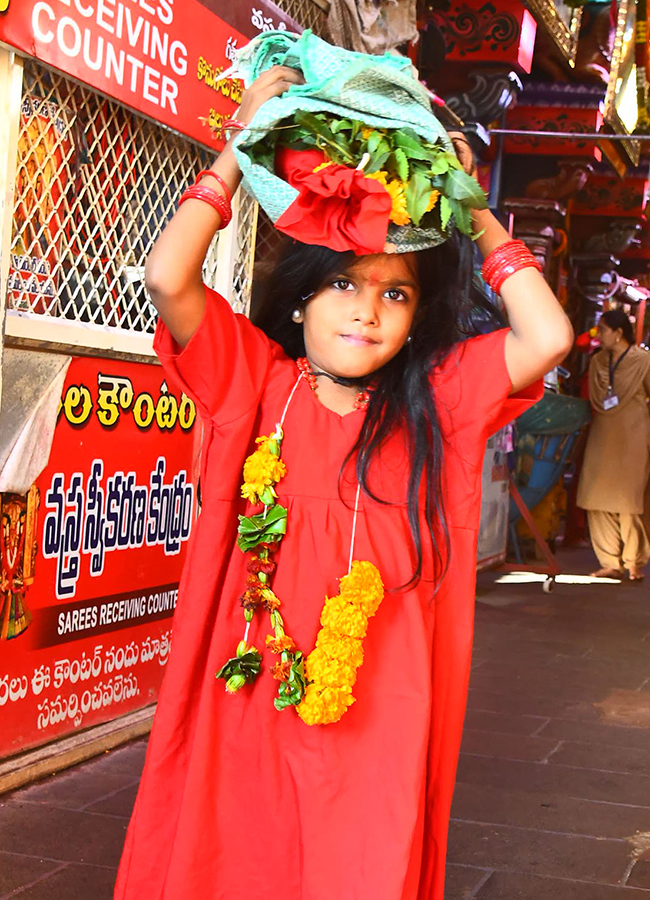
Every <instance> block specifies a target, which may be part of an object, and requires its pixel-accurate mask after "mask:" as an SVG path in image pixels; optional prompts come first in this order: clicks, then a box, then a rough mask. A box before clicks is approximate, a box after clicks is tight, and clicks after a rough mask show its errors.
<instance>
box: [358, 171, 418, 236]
mask: <svg viewBox="0 0 650 900" xmlns="http://www.w3.org/2000/svg"><path fill="white" fill-rule="evenodd" d="M366 178H374V180H375V181H378V182H379V183H380V184H383V186H384V187H385V188H386V190H387V191H388V193H389V194H390V199H391V202H392V207H391V211H390V214H389V216H388V218H389V219H390V221H391V222H394V223H395V225H408V224H409V222H410V221H411V217H410V216H409V214H408V212H407V209H406V185H405V184H404V182H403V181H400V180H399V179H397V178H394V179H393V180H392V181H389V180H388V176H387V175H386V172H382V171H379V172H371V173H370V174H369V175H366Z"/></svg>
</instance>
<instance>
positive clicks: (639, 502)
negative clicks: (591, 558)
mask: <svg viewBox="0 0 650 900" xmlns="http://www.w3.org/2000/svg"><path fill="white" fill-rule="evenodd" d="M609 359H610V357H609V353H608V352H607V351H605V350H601V351H599V352H598V353H597V354H596V355H595V356H594V357H593V358H592V360H591V364H590V366H589V399H590V401H591V405H592V409H593V412H594V417H593V422H592V425H591V430H590V432H589V438H588V440H587V447H586V450H585V458H584V463H583V467H582V472H581V475H580V483H579V485H578V499H577V503H578V506H580V507H582V508H583V509H586V510H588V511H589V527H590V531H591V536H592V544H593V547H594V551H595V553H596V555H597V557H598V559H599V562H600V563H601V565H602V566H603V567H606V568H620V566H621V563H623V564H624V565H625V566H627V567H628V568H630V567H632V566H643V565H645V564H646V562H647V561H648V558H650V543H649V542H648V539H647V537H646V536H645V531H643V524H642V520H641V517H642V514H643V507H644V495H645V490H646V485H647V484H648V477H649V475H650V414H649V412H648V397H649V396H650V353H648V352H646V351H645V350H641V349H639V347H636V346H631V347H630V349H629V351H628V352H627V354H626V355H625V357H624V358H623V359H622V360H621V362H620V364H619V365H618V367H617V368H616V371H615V374H614V393H615V394H616V396H617V397H618V401H619V402H618V405H617V406H614V407H613V408H612V409H605V408H604V406H603V401H604V400H605V398H606V396H607V391H608V386H609ZM592 512H597V513H600V514H610V515H592V514H591V513H592ZM640 529H641V532H640Z"/></svg>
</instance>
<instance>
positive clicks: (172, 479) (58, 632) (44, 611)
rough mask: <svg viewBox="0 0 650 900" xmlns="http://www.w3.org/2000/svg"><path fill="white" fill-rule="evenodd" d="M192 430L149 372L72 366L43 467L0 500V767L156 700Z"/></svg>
mask: <svg viewBox="0 0 650 900" xmlns="http://www.w3.org/2000/svg"><path fill="white" fill-rule="evenodd" d="M199 431H200V428H199V426H198V425H197V424H196V408H195V406H194V403H193V402H192V401H191V400H190V399H189V398H188V397H186V396H185V395H178V394H176V393H175V392H174V391H173V390H171V389H170V388H169V387H168V386H167V384H166V382H165V379H164V375H163V372H162V369H161V368H160V367H158V366H153V365H146V364H138V363H127V362H119V361H109V360H103V359H102V360H99V359H89V358H86V359H83V358H77V359H73V360H72V362H71V364H70V367H69V369H68V373H67V376H66V381H65V385H64V388H63V393H62V399H61V404H60V410H59V416H58V421H57V425H56V429H55V433H54V441H53V445H52V450H51V454H50V459H49V463H48V465H47V467H46V468H45V470H44V471H43V472H42V473H41V475H40V476H39V478H38V479H37V481H36V483H35V484H34V485H33V486H32V488H31V489H30V491H29V492H28V494H27V495H26V496H22V495H16V494H7V493H5V494H2V495H0V506H1V526H2V527H1V529H0V550H1V557H0V561H1V568H0V722H1V727H0V757H3V756H8V755H11V754H13V753H16V752H18V751H21V750H24V749H25V748H28V747H30V746H34V745H37V744H40V743H45V742H46V741H50V740H52V739H54V738H57V737H60V736H62V735H65V734H68V733H70V732H73V731H75V730H77V729H83V728H87V727H88V726H90V725H95V724H98V723H100V722H105V721H108V720H110V719H113V718H115V717H116V716H118V715H122V714H124V713H127V712H131V711H133V710H135V709H138V708H140V707H142V706H145V705H147V704H150V703H152V702H154V701H155V700H156V698H157V695H158V689H159V686H160V683H161V680H162V676H163V673H164V669H165V664H166V662H167V659H168V655H169V651H170V646H171V617H172V615H173V613H174V609H175V606H176V599H177V592H178V582H179V579H180V574H181V569H182V566H183V561H184V557H185V551H186V547H187V541H188V539H189V536H190V532H191V528H192V523H193V521H194V518H195V516H196V485H195V479H194V478H193V460H194V459H195V457H196V450H197V448H196V446H195V444H196V441H197V439H198V434H199Z"/></svg>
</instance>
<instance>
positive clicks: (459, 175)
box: [444, 169, 487, 209]
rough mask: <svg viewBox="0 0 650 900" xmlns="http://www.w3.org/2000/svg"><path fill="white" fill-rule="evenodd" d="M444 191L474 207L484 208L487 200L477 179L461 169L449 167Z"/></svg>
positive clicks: (452, 197) (450, 197)
mask: <svg viewBox="0 0 650 900" xmlns="http://www.w3.org/2000/svg"><path fill="white" fill-rule="evenodd" d="M444 193H445V194H446V195H447V196H448V197H449V199H450V200H451V199H453V200H464V201H466V202H467V203H468V204H469V205H470V206H471V207H473V208H474V209H485V208H486V206H487V200H486V199H485V194H484V193H483V190H482V189H481V187H480V185H479V183H478V181H477V180H476V179H475V178H473V177H472V176H471V175H468V174H467V172H465V171H464V170H463V169H461V170H458V169H451V171H449V172H448V173H447V177H446V178H445V186H444Z"/></svg>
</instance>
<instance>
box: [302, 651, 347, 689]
mask: <svg viewBox="0 0 650 900" xmlns="http://www.w3.org/2000/svg"><path fill="white" fill-rule="evenodd" d="M305 672H306V675H307V678H308V679H309V681H313V682H315V683H316V684H318V685H327V686H328V687H338V688H347V689H348V690H352V687H353V686H354V682H355V681H356V680H357V670H356V668H355V667H354V666H351V665H350V664H349V662H347V660H344V659H337V658H336V657H334V658H332V657H330V656H328V655H327V654H326V653H325V652H324V651H323V650H322V649H320V648H318V647H317V648H316V649H315V650H312V652H311V653H310V654H309V656H308V657H307V659H306V660H305Z"/></svg>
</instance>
